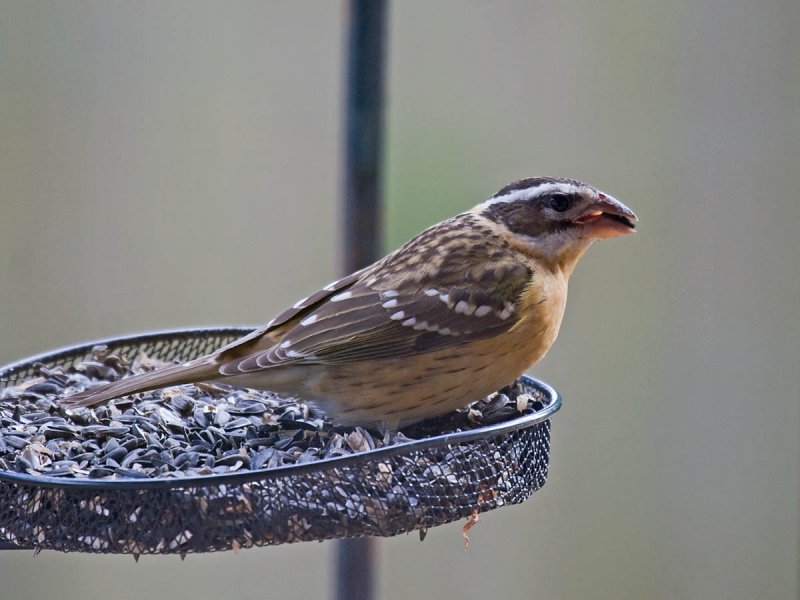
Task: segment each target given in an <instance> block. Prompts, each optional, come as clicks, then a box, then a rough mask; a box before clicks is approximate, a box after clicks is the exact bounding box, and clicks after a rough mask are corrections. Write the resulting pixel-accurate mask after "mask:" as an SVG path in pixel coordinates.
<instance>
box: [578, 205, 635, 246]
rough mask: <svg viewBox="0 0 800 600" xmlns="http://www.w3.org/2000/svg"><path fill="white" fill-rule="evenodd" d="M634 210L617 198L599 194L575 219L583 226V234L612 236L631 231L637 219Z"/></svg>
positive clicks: (586, 235) (588, 235) (598, 236)
mask: <svg viewBox="0 0 800 600" xmlns="http://www.w3.org/2000/svg"><path fill="white" fill-rule="evenodd" d="M637 220H638V219H637V218H636V215H635V214H634V212H633V211H632V210H631V209H630V208H628V207H627V206H625V205H624V204H623V203H622V202H620V201H619V200H616V199H614V198H612V197H611V196H606V195H605V194H600V195H599V197H598V199H597V200H595V201H594V202H593V203H592V204H590V205H589V206H588V207H587V209H586V211H585V212H584V213H583V214H582V215H580V216H579V217H578V218H577V219H575V223H577V224H579V225H582V226H583V235H584V236H585V237H591V238H613V237H619V236H621V235H625V234H627V233H633V232H634V231H635V229H636V224H635V223H634V221H637Z"/></svg>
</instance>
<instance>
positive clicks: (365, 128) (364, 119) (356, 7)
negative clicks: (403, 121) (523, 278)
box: [336, 0, 387, 600]
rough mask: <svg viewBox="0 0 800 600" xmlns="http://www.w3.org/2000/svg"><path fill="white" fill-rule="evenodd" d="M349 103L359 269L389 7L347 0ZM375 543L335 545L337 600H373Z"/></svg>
mask: <svg viewBox="0 0 800 600" xmlns="http://www.w3.org/2000/svg"><path fill="white" fill-rule="evenodd" d="M347 9H348V15H347V18H348V20H349V32H348V42H347V69H348V72H347V92H346V93H347V97H346V100H345V111H346V116H345V136H346V138H345V161H344V178H343V180H344V181H343V183H344V185H343V186H342V193H343V194H344V201H343V204H344V211H343V212H344V223H343V227H344V236H343V238H344V253H343V255H344V264H343V269H344V272H345V273H350V272H352V271H355V270H357V269H360V268H362V267H364V266H366V265H368V264H370V263H372V262H374V261H375V260H376V259H377V258H379V256H380V254H381V243H380V229H381V227H380V225H381V206H380V199H381V198H380V192H381V176H380V175H381V167H382V161H381V158H382V146H383V144H382V142H383V88H384V70H385V69H384V62H385V57H384V55H385V45H386V44H385V41H386V20H387V16H386V13H387V10H386V9H387V2H386V1H385V0H349V2H348V4H347ZM376 547H377V540H376V539H375V538H371V537H363V538H346V539H343V540H339V541H338V542H336V573H337V583H336V598H337V600H372V599H373V598H374V597H375V587H376V577H375V562H376Z"/></svg>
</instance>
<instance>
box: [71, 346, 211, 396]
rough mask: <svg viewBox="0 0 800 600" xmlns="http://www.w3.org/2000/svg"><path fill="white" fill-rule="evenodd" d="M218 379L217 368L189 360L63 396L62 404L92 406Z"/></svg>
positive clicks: (207, 362)
mask: <svg viewBox="0 0 800 600" xmlns="http://www.w3.org/2000/svg"><path fill="white" fill-rule="evenodd" d="M219 376H220V375H219V367H218V366H217V365H216V363H214V362H211V361H209V360H208V358H207V357H206V358H205V359H204V360H203V362H195V361H192V362H189V363H185V364H182V365H173V366H171V367H165V368H163V369H158V370H156V371H151V372H149V373H142V374H140V375H133V376H132V377H126V378H124V379H120V380H119V381H114V382H112V383H109V384H107V385H104V386H101V387H96V388H92V389H89V390H86V391H83V392H80V393H78V394H74V395H72V396H66V397H65V398H63V399H62V400H61V403H62V404H64V405H65V406H94V405H96V404H102V403H103V402H108V401H109V400H112V399H113V398H119V397H120V396H127V395H129V394H135V393H137V392H147V391H149V390H154V389H157V388H162V387H167V386H170V385H181V384H184V383H194V382H197V381H207V380H209V379H216V378H218V377H219Z"/></svg>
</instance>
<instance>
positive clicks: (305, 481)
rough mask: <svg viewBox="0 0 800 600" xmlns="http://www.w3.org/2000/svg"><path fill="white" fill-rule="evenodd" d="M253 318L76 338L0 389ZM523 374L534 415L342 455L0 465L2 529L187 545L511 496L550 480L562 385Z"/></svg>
mask: <svg viewBox="0 0 800 600" xmlns="http://www.w3.org/2000/svg"><path fill="white" fill-rule="evenodd" d="M249 331H250V329H247V328H218V329H192V330H180V331H168V332H160V333H154V334H147V335H138V336H132V337H124V338H116V339H111V340H104V341H99V342H93V343H89V344H83V345H80V346H75V347H72V348H68V349H63V350H59V351H55V352H51V353H48V354H44V355H40V356H36V357H32V358H29V359H27V360H24V361H20V362H17V363H15V364H12V365H8V366H6V367H2V368H0V392H2V390H3V389H4V388H6V387H9V386H12V385H15V384H17V383H20V382H22V381H23V380H25V379H27V378H30V377H31V376H33V375H34V373H35V372H36V371H37V369H38V368H40V367H39V365H44V366H45V367H51V368H52V367H55V366H61V367H64V368H68V367H70V366H73V365H75V364H77V363H79V362H81V361H84V360H86V359H87V358H88V357H89V356H90V354H91V350H92V348H93V347H94V346H96V345H98V344H103V345H106V346H107V347H108V348H109V350H111V351H113V352H115V353H117V354H120V355H122V356H124V357H126V358H130V359H133V358H134V357H135V356H137V355H138V354H139V353H140V352H145V353H146V354H147V355H148V356H150V357H155V358H158V359H162V360H166V361H173V360H180V361H185V360H189V359H192V358H195V357H198V356H201V355H203V354H206V353H208V352H210V351H212V350H214V349H215V348H218V347H220V346H222V345H223V344H226V343H228V342H230V341H232V340H234V339H236V338H238V337H240V336H242V335H244V334H245V333H248V332H249ZM520 384H521V385H522V386H523V387H524V388H525V391H526V392H527V393H529V394H530V395H531V396H533V398H534V409H535V411H534V412H533V413H532V414H526V415H525V416H521V417H517V418H513V419H511V420H508V421H505V422H501V423H496V424H494V425H490V426H484V427H480V428H476V429H472V430H466V431H460V432H455V433H449V434H443V435H437V436H433V437H428V438H425V439H419V440H415V441H411V442H408V443H405V444H399V445H392V446H387V447H383V448H377V449H375V450H371V451H367V452H362V453H358V454H353V455H349V456H343V457H335V458H326V459H322V460H318V461H315V462H308V463H304V464H298V465H292V466H282V467H277V468H273V469H266V470H245V471H237V472H234V473H228V474H223V475H207V476H193V477H184V478H150V479H133V478H130V479H128V478H118V479H108V480H103V479H101V480H94V479H77V478H74V479H73V478H70V479H65V478H62V477H53V476H42V475H38V474H30V473H20V472H12V471H7V470H0V539H3V540H5V541H6V542H12V543H14V544H16V545H17V546H20V547H28V548H34V549H37V550H38V549H53V550H62V551H67V552H70V551H77V552H93V553H130V554H133V555H134V556H137V557H138V555H140V554H181V555H185V554H187V553H192V552H211V551H216V550H229V549H237V548H243V547H250V546H264V545H271V544H282V543H286V542H298V541H309V540H324V539H331V538H342V537H358V536H393V535H397V534H400V533H406V532H410V531H413V530H426V529H428V528H430V527H434V526H436V525H441V524H444V523H448V522H451V521H454V520H458V519H463V518H466V517H469V516H470V515H473V514H474V513H475V511H477V512H484V511H487V510H491V509H494V508H497V507H499V506H504V505H507V504H516V503H519V502H522V501H523V500H525V499H527V498H528V497H529V496H530V495H531V494H532V493H533V492H535V491H536V490H538V489H539V488H541V487H542V486H543V485H544V483H545V480H546V478H547V470H548V461H549V450H550V421H549V418H550V416H551V415H552V414H553V413H554V412H555V411H557V410H558V409H559V408H560V406H561V400H560V398H559V396H558V394H557V392H556V391H555V390H554V389H553V388H551V387H550V386H548V385H546V384H544V383H542V382H539V381H537V380H534V379H531V378H528V377H523V378H521V379H520Z"/></svg>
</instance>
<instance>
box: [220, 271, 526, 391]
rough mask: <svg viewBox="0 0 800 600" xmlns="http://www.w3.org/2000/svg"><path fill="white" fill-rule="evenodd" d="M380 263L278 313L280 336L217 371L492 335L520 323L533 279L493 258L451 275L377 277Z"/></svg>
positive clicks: (408, 349) (431, 346)
mask: <svg viewBox="0 0 800 600" xmlns="http://www.w3.org/2000/svg"><path fill="white" fill-rule="evenodd" d="M473 265H474V263H473ZM380 266H381V265H380V263H378V264H377V265H375V266H374V267H373V268H372V269H369V270H365V271H362V273H361V274H362V276H361V277H360V278H359V279H358V280H357V281H349V282H348V283H346V284H344V285H342V286H340V287H339V288H337V289H336V290H333V291H329V292H328V294H327V295H324V296H319V297H318V296H317V295H316V294H315V295H312V296H310V297H309V299H306V303H305V306H304V307H303V308H299V309H294V310H296V312H294V313H291V314H289V313H288V312H287V313H285V314H284V315H281V316H279V317H278V320H279V321H280V323H283V324H286V323H288V324H289V326H288V327H287V329H286V331H285V332H284V333H283V335H282V336H281V337H280V339H278V340H277V341H276V342H274V343H273V344H272V345H271V346H270V347H268V348H263V349H259V350H258V351H254V352H252V353H250V354H248V355H245V356H242V357H241V358H234V359H233V360H230V361H228V362H226V363H225V364H224V365H223V367H222V369H221V372H222V373H223V374H225V375H234V374H241V373H252V372H254V371H258V370H260V369H269V368H274V367H276V366H282V365H288V364H341V363H349V362H354V361H362V360H372V359H378V358H389V357H403V356H409V355H411V354H418V353H422V352H430V351H433V350H437V349H440V348H445V347H448V346H457V345H460V344H463V343H465V342H469V341H472V340H477V339H483V338H486V337H490V336H494V335H497V334H499V333H501V332H503V331H506V330H508V329H510V328H511V327H513V326H514V324H515V323H516V322H517V321H518V318H519V315H518V313H517V310H516V308H517V302H518V300H519V297H520V295H521V294H522V292H523V290H524V289H525V286H527V285H528V283H529V282H530V279H531V277H532V273H531V271H530V270H529V269H528V268H527V267H526V266H525V265H523V264H518V263H509V262H499V261H496V260H494V261H491V260H486V261H484V262H483V264H482V265H481V266H480V268H475V267H473V269H471V270H470V271H467V272H461V273H453V274H452V275H451V276H450V277H449V278H443V277H442V274H441V273H427V274H426V275H427V276H425V277H422V278H419V279H417V278H410V277H404V278H401V277H392V278H379V277H376V276H374V274H375V273H376V272H379V269H380ZM342 281H345V280H342ZM498 281H499V282H500V285H498ZM341 290H345V291H344V292H342V291H341ZM498 290H499V291H498ZM312 299H313V300H312ZM292 319H294V322H293V323H292V322H291V321H292Z"/></svg>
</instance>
